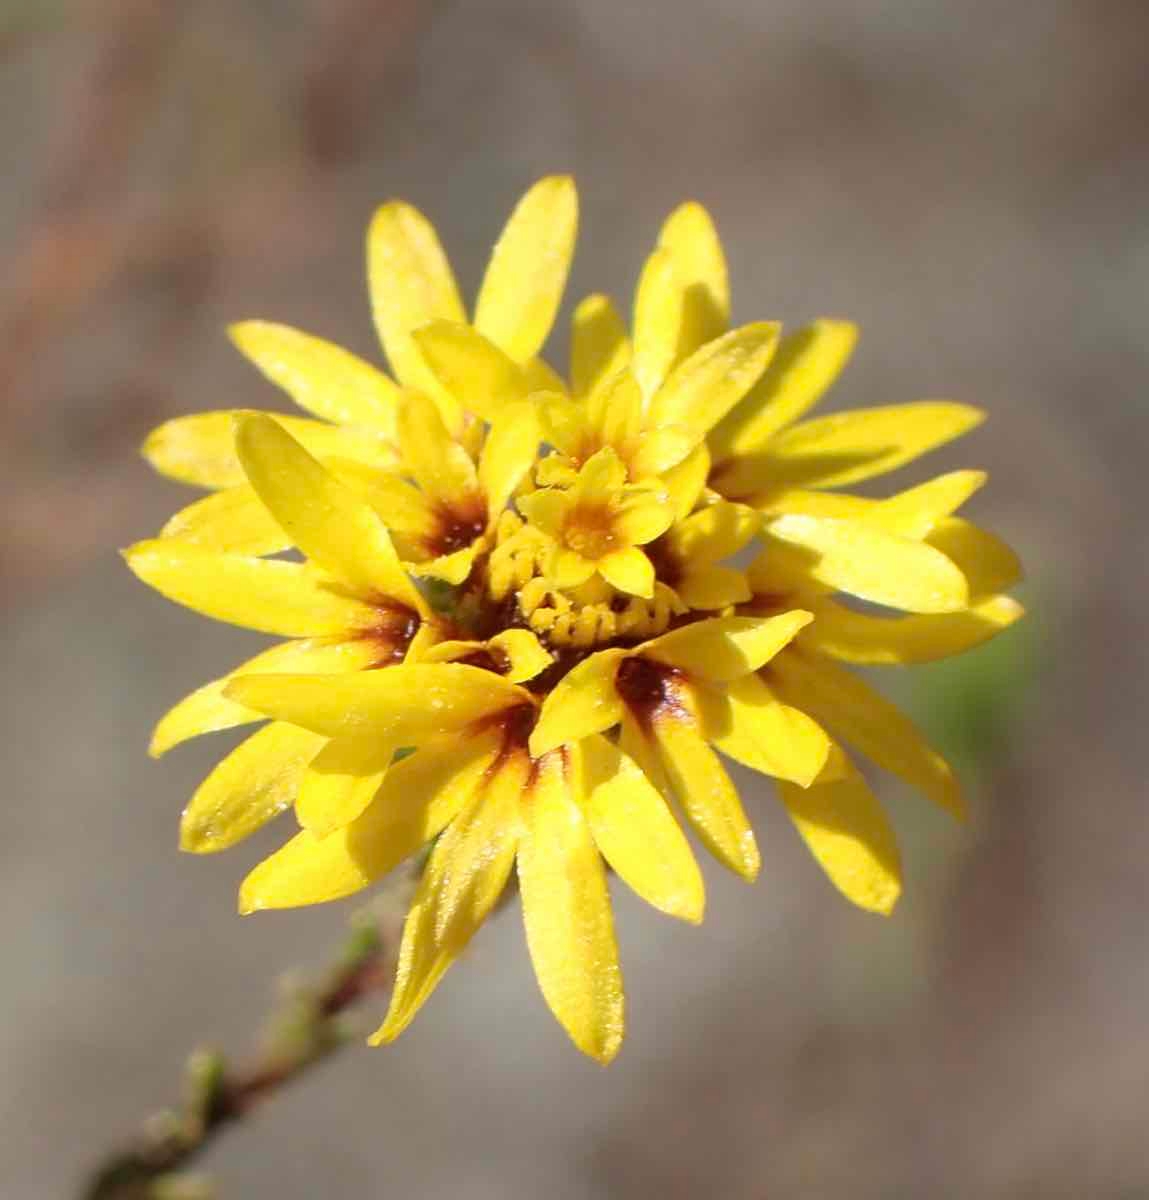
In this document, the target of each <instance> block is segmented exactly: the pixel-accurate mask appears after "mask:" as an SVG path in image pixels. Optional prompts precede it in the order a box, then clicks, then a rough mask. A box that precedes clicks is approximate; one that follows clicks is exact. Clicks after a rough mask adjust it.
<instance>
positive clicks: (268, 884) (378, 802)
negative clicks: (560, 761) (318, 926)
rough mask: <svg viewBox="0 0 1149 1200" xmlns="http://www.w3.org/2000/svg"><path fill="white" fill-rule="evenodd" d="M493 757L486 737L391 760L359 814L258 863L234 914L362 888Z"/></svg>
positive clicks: (440, 822) (451, 806) (450, 813)
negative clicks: (387, 771) (393, 761)
mask: <svg viewBox="0 0 1149 1200" xmlns="http://www.w3.org/2000/svg"><path fill="white" fill-rule="evenodd" d="M495 754H496V748H495V746H494V745H493V743H492V742H491V740H490V739H481V738H467V739H465V740H463V741H459V740H457V739H451V740H450V741H442V742H438V743H429V744H428V745H427V746H426V747H425V748H424V749H422V750H419V751H418V752H417V753H415V754H412V755H410V756H409V757H407V758H405V759H403V760H402V762H398V763H396V764H395V766H394V767H393V768H392V769H391V771H390V772H389V773H388V775H387V777H386V779H385V780H384V782H383V784H382V786H381V788H380V789H379V791H378V792H377V794H376V798H375V801H374V803H372V804H371V805H370V806H369V807H368V808H367V810H366V812H364V813H363V815H362V816H361V817H359V818H358V819H356V820H355V821H352V822H351V823H350V824H349V825H347V826H345V827H343V828H342V829H337V830H335V831H334V832H333V833H330V834H328V835H327V836H326V837H317V836H316V835H315V834H314V833H311V832H308V831H306V830H305V831H304V832H302V833H300V834H298V835H297V836H296V837H294V838H293V839H292V840H291V841H290V842H288V843H287V845H285V846H284V847H282V848H281V849H280V850H278V851H277V852H276V853H275V854H273V855H272V856H271V857H270V858H267V859H265V860H264V861H263V862H261V863H260V864H259V866H257V867H256V868H255V870H254V871H252V872H251V874H250V875H248V877H247V878H246V879H245V880H244V881H243V886H242V887H241V888H240V893H239V908H240V912H243V913H250V912H255V911H256V910H258V909H263V908H295V907H298V906H299V905H303V904H322V903H324V902H325V901H328V900H338V899H340V898H342V897H343V896H350V895H352V894H353V893H355V892H358V891H361V890H362V889H363V888H365V887H369V886H370V885H371V884H372V883H374V882H375V881H376V880H377V879H381V878H382V877H383V876H384V875H386V874H387V873H388V872H389V871H391V870H393V869H394V868H395V867H397V866H398V865H399V864H400V863H401V862H404V861H405V860H406V859H408V858H410V857H411V856H412V855H413V854H415V853H417V852H418V851H419V850H420V849H421V848H422V847H423V846H425V845H426V844H427V843H428V842H429V841H431V839H432V838H435V837H437V836H438V835H439V834H440V833H441V832H442V830H443V829H444V828H445V827H446V826H447V825H448V824H449V823H450V822H451V821H453V820H454V819H455V817H456V816H457V815H458V813H459V812H460V810H461V809H462V808H463V806H464V805H466V804H467V803H469V802H470V800H471V799H472V798H473V796H474V795H475V792H476V790H477V788H478V787H479V785H480V783H481V782H482V780H483V776H484V774H485V773H486V771H487V770H488V769H489V768H490V766H491V764H492V762H493V761H494V758H495Z"/></svg>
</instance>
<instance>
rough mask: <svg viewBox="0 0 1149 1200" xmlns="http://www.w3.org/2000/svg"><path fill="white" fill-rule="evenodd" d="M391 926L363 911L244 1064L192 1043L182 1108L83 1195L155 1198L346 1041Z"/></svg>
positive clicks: (390, 954) (383, 967) (158, 1122)
mask: <svg viewBox="0 0 1149 1200" xmlns="http://www.w3.org/2000/svg"><path fill="white" fill-rule="evenodd" d="M396 942H397V925H396V924H395V923H393V922H391V921H389V920H387V919H385V918H380V917H378V916H375V915H367V914H363V915H362V916H360V917H359V918H357V919H356V921H355V922H354V923H353V929H352V932H351V934H350V935H349V937H348V939H347V941H346V942H345V944H344V945H343V947H342V949H341V950H340V952H339V955H338V957H337V960H336V962H335V965H334V966H332V967H331V968H330V969H329V970H328V971H327V972H326V974H325V976H324V977H322V978H321V979H320V980H319V982H318V983H316V984H314V985H311V986H305V987H294V988H292V989H291V991H290V992H289V994H288V995H287V996H286V998H285V1000H284V1001H283V1003H282V1005H281V1006H280V1008H279V1009H278V1010H277V1011H276V1012H275V1013H274V1014H273V1016H272V1019H271V1021H270V1023H269V1030H268V1037H267V1045H266V1047H265V1049H264V1051H263V1052H262V1053H261V1054H260V1055H259V1056H258V1057H257V1058H256V1059H255V1060H254V1061H253V1062H251V1063H249V1064H247V1065H246V1066H243V1067H239V1068H232V1067H230V1066H229V1065H228V1063H227V1061H226V1060H225V1058H224V1057H223V1055H221V1054H220V1053H218V1052H217V1051H214V1050H199V1051H197V1052H196V1053H194V1054H193V1055H192V1056H191V1057H190V1058H189V1059H188V1063H187V1067H186V1072H185V1098H184V1101H183V1104H182V1105H181V1107H180V1108H179V1109H177V1110H171V1111H167V1112H163V1113H160V1114H158V1115H156V1116H153V1117H152V1118H151V1119H150V1120H148V1121H147V1122H146V1124H145V1125H144V1127H143V1129H142V1130H141V1132H140V1133H139V1134H138V1135H137V1136H136V1137H135V1138H134V1139H133V1140H132V1141H131V1142H129V1143H128V1144H127V1145H126V1146H124V1147H123V1148H121V1149H119V1150H117V1151H115V1152H114V1153H112V1154H110V1155H109V1156H108V1157H107V1158H106V1159H105V1161H104V1162H103V1163H102V1164H100V1165H99V1166H98V1167H97V1168H96V1170H95V1171H93V1173H92V1175H91V1177H90V1179H89V1180H88V1182H87V1183H86V1184H85V1186H84V1188H83V1191H82V1192H81V1195H82V1196H83V1198H84V1200H154V1198H155V1197H157V1196H158V1195H160V1194H161V1190H160V1189H161V1188H165V1187H166V1188H168V1189H169V1190H168V1191H167V1192H165V1193H163V1194H170V1184H171V1182H172V1177H173V1175H174V1174H175V1173H176V1172H179V1171H181V1170H183V1168H185V1167H186V1166H187V1165H188V1164H189V1163H190V1162H192V1160H194V1159H195V1158H196V1157H197V1156H198V1155H199V1154H200V1153H201V1152H202V1151H203V1150H205V1149H206V1148H207V1147H208V1146H209V1145H210V1144H211V1143H212V1142H214V1141H215V1139H216V1138H217V1137H218V1136H219V1135H220V1134H221V1133H222V1132H223V1131H224V1130H226V1129H228V1128H229V1127H230V1126H232V1125H234V1124H236V1123H237V1122H238V1121H240V1120H242V1119H243V1118H244V1117H245V1116H246V1115H247V1114H248V1113H249V1112H251V1110H252V1109H254V1108H255V1107H256V1106H257V1105H259V1104H261V1103H263V1102H264V1101H266V1100H268V1099H270V1098H271V1097H272V1096H274V1095H276V1094H278V1092H279V1091H280V1090H281V1089H282V1088H283V1087H284V1086H285V1085H287V1084H289V1083H292V1082H294V1081H295V1080H296V1079H298V1078H300V1077H301V1076H302V1075H304V1074H305V1073H306V1072H307V1071H309V1070H310V1069H311V1068H312V1067H314V1066H316V1065H317V1064H318V1063H321V1062H323V1061H324V1060H325V1059H327V1058H329V1057H330V1056H331V1055H332V1054H334V1053H335V1052H336V1051H337V1050H338V1049H340V1047H342V1046H344V1045H346V1043H347V1041H348V1040H349V1037H350V1036H352V1034H353V1030H352V1029H351V1027H350V1026H349V1024H348V1023H347V1021H346V1019H345V1018H346V1014H347V1013H348V1011H349V1010H350V1009H351V1008H353V1007H354V1006H355V1005H356V1004H357V1003H358V1002H359V1001H360V1000H362V999H363V998H364V997H365V996H368V995H371V994H373V993H376V992H378V991H380V990H383V989H385V988H386V986H387V984H388V982H389V979H390V975H391V969H392V966H393V960H394V956H395V946H396Z"/></svg>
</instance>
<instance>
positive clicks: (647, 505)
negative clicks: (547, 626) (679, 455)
mask: <svg viewBox="0 0 1149 1200" xmlns="http://www.w3.org/2000/svg"><path fill="white" fill-rule="evenodd" d="M669 500H670V497H669V495H668V494H667V492H666V491H665V490H663V489H662V488H659V487H652V486H649V485H646V484H641V483H627V482H626V468H625V467H624V466H623V464H622V461H621V460H620V459H619V457H618V455H617V454H616V453H615V452H614V450H612V449H611V447H610V446H604V447H603V448H602V449H601V450H599V451H598V452H597V453H595V454H593V455H592V456H591V457H590V458H589V459H588V460H587V461H586V462H585V463H584V464H583V466H582V468H581V469H580V470H579V472H578V474H577V475H576V476H575V478H574V480H573V482H572V483H571V485H570V487H567V488H557V487H555V488H543V489H542V490H540V491H537V492H533V493H531V494H530V495H527V496H522V497H520V499H519V511H520V512H521V513H522V514H523V516H524V517H526V519H527V522H528V524H529V525H530V526H532V527H533V528H535V529H538V530H540V531H541V532H542V533H543V534H544V535H545V537H546V540H547V555H546V561H545V564H544V567H543V573H544V574H545V575H546V578H547V580H548V581H549V582H550V583H552V584H553V585H554V586H555V587H556V588H559V589H560V590H568V589H571V588H577V587H578V586H579V585H580V584H584V583H586V582H587V580H588V579H590V578H591V576H592V575H594V574H595V573H596V572H597V573H598V574H599V575H601V576H602V578H603V579H605V580H606V582H607V583H609V584H611V585H612V586H613V587H615V588H617V589H618V591H620V592H622V593H624V594H625V595H630V596H642V597H644V598H645V599H648V600H649V599H650V598H651V597H652V596H653V595H654V567H653V565H652V564H651V561H650V559H649V558H647V557H646V555H645V554H644V553H643V552H642V550H641V549H640V547H641V546H643V545H644V544H645V543H646V542H652V541H654V539H655V538H656V537H658V536H659V534H662V533H665V532H666V530H667V529H668V528H669V526H670V523H671V522H672V521H673V520H674V513H673V511H672V510H671V507H670V503H669Z"/></svg>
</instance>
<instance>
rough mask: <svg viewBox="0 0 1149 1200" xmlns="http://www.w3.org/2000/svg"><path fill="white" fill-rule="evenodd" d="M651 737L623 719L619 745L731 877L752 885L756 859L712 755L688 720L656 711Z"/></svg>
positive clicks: (730, 785)
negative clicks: (677, 809) (672, 803)
mask: <svg viewBox="0 0 1149 1200" xmlns="http://www.w3.org/2000/svg"><path fill="white" fill-rule="evenodd" d="M652 735H653V736H652V738H651V736H650V735H648V734H646V733H644V732H642V731H640V730H638V729H637V727H636V726H635V724H634V721H633V719H632V718H630V717H628V718H627V719H626V721H624V723H623V737H622V740H621V741H620V746H621V748H622V750H623V752H624V753H628V754H631V756H632V757H635V758H637V759H638V761H639V764H640V766H642V768H643V769H644V770H645V771H646V773H647V775H648V776H649V777H650V778H651V780H652V782H654V783H655V785H656V786H659V787H660V789H661V790H662V791H663V792H664V793H666V794H669V796H672V797H673V798H674V799H675V800H676V801H677V803H678V804H679V806H680V807H681V808H682V811H683V812H684V813H685V814H686V817H687V819H688V820H689V821H690V824H691V825H692V826H693V827H694V830H695V832H696V833H697V834H698V836H699V838H701V840H702V843H703V845H704V846H705V847H706V848H707V849H708V850H709V851H710V853H711V854H713V855H714V857H715V858H717V859H718V861H719V862H721V863H723V864H724V865H725V866H727V867H729V868H730V870H732V871H734V872H735V874H737V875H740V876H741V877H742V878H743V879H745V880H747V881H753V880H754V879H755V878H757V875H758V871H759V868H760V867H761V865H762V860H761V858H760V857H759V854H758V846H757V844H756V842H755V841H754V832H753V830H752V829H751V828H750V823H749V822H748V821H747V820H746V814H745V812H744V811H743V809H742V803H741V801H740V800H739V799H738V793H737V791H735V788H734V784H733V783H732V782H731V781H730V776H729V775H727V774H726V768H725V767H723V765H722V763H721V762H719V760H718V756H717V755H716V754H715V753H714V751H713V750H711V749H710V747H709V746H708V745H707V744H706V742H705V740H704V739H703V738H702V736H701V734H700V733H699V731H698V730H697V728H696V727H695V724H694V722H693V721H692V720H690V719H686V718H682V717H679V716H676V715H671V714H667V713H659V714H658V715H657V716H656V717H655V720H654V723H653V729H652ZM652 740H653V746H651V741H652ZM644 744H645V748H644V749H639V748H640V747H643V746H644ZM636 750H638V753H635V751H636ZM652 760H654V761H653V762H652ZM655 764H656V765H655Z"/></svg>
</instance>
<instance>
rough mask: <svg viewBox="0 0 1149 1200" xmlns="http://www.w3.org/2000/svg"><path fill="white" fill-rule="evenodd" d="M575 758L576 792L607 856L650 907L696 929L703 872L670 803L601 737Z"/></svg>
mask: <svg viewBox="0 0 1149 1200" xmlns="http://www.w3.org/2000/svg"><path fill="white" fill-rule="evenodd" d="M573 757H574V761H575V764H576V766H575V775H574V779H575V787H576V794H577V795H578V796H580V797H581V801H582V807H583V811H584V813H585V814H586V819H587V822H588V823H589V825H590V828H591V833H592V834H593V835H594V841H595V845H596V846H598V848H599V850H600V852H601V853H602V856H603V857H604V858H605V859H606V861H607V862H608V863H609V864H610V865H611V867H612V868H613V869H614V871H615V872H616V873H617V874H618V876H619V878H620V879H622V880H623V882H624V883H626V884H627V885H628V886H629V887H631V888H632V889H633V890H634V891H635V892H637V893H638V895H639V896H641V897H642V898H643V899H644V900H645V901H646V902H647V903H648V904H651V905H653V906H654V907H655V908H657V909H659V910H660V911H661V912H664V913H668V914H669V915H670V916H672V917H681V918H682V920H684V921H690V922H691V923H692V924H695V925H697V924H698V923H699V922H700V921H701V920H702V913H703V909H704V907H705V903H706V895H705V890H704V887H703V883H702V873H701V872H700V871H699V869H698V864H697V862H695V860H694V854H693V852H692V851H691V849H690V844H689V843H688V842H687V840H686V838H685V836H684V835H683V833H682V830H681V828H680V827H679V824H678V822H677V821H676V820H675V819H674V817H673V816H672V814H671V812H670V809H669V808H667V806H666V801H665V800H664V799H663V798H662V796H660V795H659V793H658V792H657V791H656V790H655V788H654V786H653V785H652V784H651V783H650V781H649V780H648V779H647V778H646V776H645V775H644V774H643V773H642V771H641V769H640V768H639V767H638V765H637V764H636V763H635V762H634V760H633V759H631V758H628V757H627V756H626V755H625V754H623V753H622V752H621V751H620V750H619V749H618V747H617V746H615V745H614V744H613V743H611V742H609V741H608V740H607V739H606V738H604V737H600V736H599V735H598V734H595V735H594V736H593V737H589V738H587V739H586V740H585V741H583V742H581V743H579V744H578V749H577V752H576V753H575V754H574V755H573Z"/></svg>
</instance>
